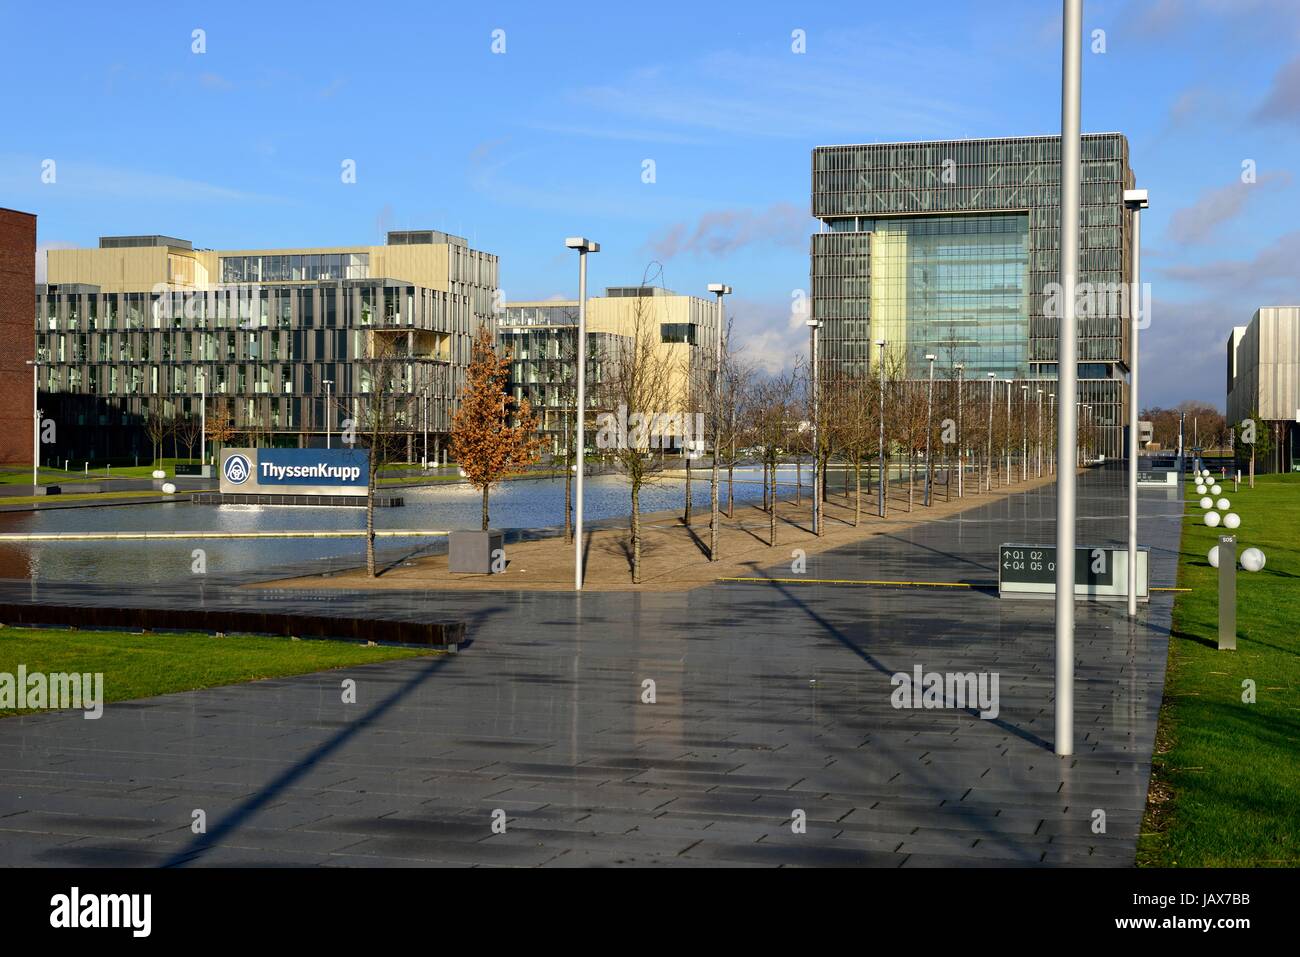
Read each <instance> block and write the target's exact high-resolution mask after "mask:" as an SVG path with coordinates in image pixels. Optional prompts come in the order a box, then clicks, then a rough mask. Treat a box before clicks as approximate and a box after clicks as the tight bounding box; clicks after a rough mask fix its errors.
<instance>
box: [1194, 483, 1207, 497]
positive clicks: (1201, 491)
mask: <svg viewBox="0 0 1300 957" xmlns="http://www.w3.org/2000/svg"><path fill="white" fill-rule="evenodd" d="M1208 491H1209V489H1207V488H1206V487H1205V486H1204V485H1198V486H1196V494H1197V495H1204V494H1205V493H1206V492H1208Z"/></svg>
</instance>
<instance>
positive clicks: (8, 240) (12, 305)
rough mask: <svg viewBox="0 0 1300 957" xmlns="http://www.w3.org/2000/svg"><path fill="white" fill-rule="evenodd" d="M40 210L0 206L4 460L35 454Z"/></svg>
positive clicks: (0, 444)
mask: <svg viewBox="0 0 1300 957" xmlns="http://www.w3.org/2000/svg"><path fill="white" fill-rule="evenodd" d="M35 295H36V216H35V215H34V214H33V213H20V212H18V211H17V210H14V209H3V208H0V464H5V465H17V464H20V463H30V462H31V460H32V451H31V450H32V370H31V369H30V367H28V365H27V360H28V359H31V358H32V356H33V355H35V333H34V330H33V329H32V299H33V297H34V296H35Z"/></svg>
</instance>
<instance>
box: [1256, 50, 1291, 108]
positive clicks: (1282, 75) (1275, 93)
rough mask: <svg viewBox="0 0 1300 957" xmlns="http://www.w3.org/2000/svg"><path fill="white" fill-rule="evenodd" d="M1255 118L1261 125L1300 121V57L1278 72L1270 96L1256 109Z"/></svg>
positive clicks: (1270, 89) (1269, 92)
mask: <svg viewBox="0 0 1300 957" xmlns="http://www.w3.org/2000/svg"><path fill="white" fill-rule="evenodd" d="M1254 118H1255V119H1256V120H1258V121H1259V122H1261V123H1274V122H1276V123H1294V122H1297V121H1300V56H1298V57H1296V58H1295V59H1294V60H1291V61H1290V62H1289V63H1286V64H1284V65H1283V66H1282V68H1281V69H1280V70H1278V71H1277V75H1276V76H1274V77H1273V84H1272V86H1271V87H1270V88H1269V91H1268V94H1267V95H1266V96H1265V97H1264V100H1263V102H1262V103H1260V105H1259V106H1258V107H1257V108H1256V109H1255V112H1254Z"/></svg>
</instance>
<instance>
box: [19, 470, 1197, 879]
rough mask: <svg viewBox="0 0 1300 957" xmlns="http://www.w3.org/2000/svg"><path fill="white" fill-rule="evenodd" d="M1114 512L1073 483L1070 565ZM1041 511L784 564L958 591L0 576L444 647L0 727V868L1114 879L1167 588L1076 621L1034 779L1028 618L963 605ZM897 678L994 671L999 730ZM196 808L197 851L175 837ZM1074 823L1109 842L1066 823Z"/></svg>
mask: <svg viewBox="0 0 1300 957" xmlns="http://www.w3.org/2000/svg"><path fill="white" fill-rule="evenodd" d="M1123 494H1124V489H1123V477H1122V473H1120V472H1105V471H1098V472H1091V473H1089V474H1088V475H1086V476H1084V477H1082V479H1081V481H1080V489H1079V504H1080V521H1079V531H1078V538H1079V542H1080V544H1100V545H1106V544H1118V543H1120V542H1121V541H1122V538H1123V535H1124V528H1125V525H1124V500H1123ZM1181 514H1182V503H1181V501H1180V500H1178V499H1177V498H1176V497H1170V496H1167V495H1166V494H1165V493H1164V492H1163V491H1156V490H1152V491H1144V492H1143V493H1142V501H1141V516H1142V518H1141V521H1142V540H1143V545H1144V546H1148V547H1150V548H1151V549H1152V552H1151V564H1152V577H1153V581H1154V582H1155V583H1156V584H1166V585H1169V584H1173V577H1174V573H1175V569H1176V562H1177V545H1178V535H1179V529H1180V519H1181ZM873 520H874V519H873ZM1054 521H1055V502H1054V499H1053V490H1052V488H1051V487H1047V488H1044V489H1039V490H1035V491H1032V492H1027V493H1022V494H1019V495H1015V496H1012V497H1010V498H1008V499H1006V500H1003V501H1000V502H995V503H991V504H987V505H984V506H981V507H978V508H975V509H972V510H971V511H969V512H965V513H962V514H960V515H957V516H953V517H950V518H948V519H945V520H942V521H936V522H930V523H927V524H924V525H919V526H914V527H911V528H906V529H904V528H899V529H897V530H896V531H891V532H889V533H888V534H885V535H881V536H877V537H876V538H874V539H871V540H869V541H864V542H861V543H859V544H856V545H852V546H846V547H843V548H839V549H835V550H833V551H830V552H826V553H823V554H821V555H817V556H811V557H810V558H809V569H808V574H809V576H810V577H825V578H836V579H902V580H925V581H941V580H948V581H966V582H970V583H972V584H973V585H975V586H977V587H973V588H971V589H969V590H943V591H919V590H909V589H896V588H891V589H883V588H861V587H843V586H831V585H819V584H811V583H810V584H790V583H772V584H763V585H742V584H718V585H715V586H711V587H707V588H703V589H699V590H696V591H693V592H689V593H682V594H672V595H654V594H608V593H606V594H584V595H573V594H567V593H531V594H524V593H511V592H500V593H452V594H438V593H404V592H391V593H355V592H335V593H302V592H297V591H289V590H279V591H271V592H267V591H256V592H254V591H249V590H241V589H239V588H238V587H237V586H238V585H239V584H240V583H241V581H242V579H240V578H234V577H232V578H229V579H210V580H209V581H207V582H205V583H203V584H202V585H201V586H197V587H192V586H189V585H164V586H159V587H158V588H156V589H153V590H151V591H150V592H149V593H148V594H140V595H130V596H126V597H124V596H123V595H122V594H121V590H120V589H117V588H114V589H106V588H99V587H96V586H85V585H76V584H71V583H70V584H67V585H49V584H40V585H36V586H33V585H31V584H30V583H27V582H23V583H12V582H8V583H6V582H0V598H4V599H6V600H14V601H37V602H39V601H58V602H61V603H82V604H106V603H111V604H121V603H123V602H124V601H125V600H127V599H128V598H129V600H131V601H138V602H139V603H141V604H152V605H157V606H159V607H181V608H184V607H194V606H196V605H201V606H204V607H209V608H216V609H221V608H229V609H240V610H256V609H257V608H262V607H279V606H290V607H293V608H297V609H301V610H305V611H310V612H312V613H316V614H338V615H351V614H368V615H370V616H372V617H378V618H381V619H392V620H427V619H429V618H439V619H445V618H448V617H451V618H457V619H462V620H465V621H466V622H467V623H468V628H469V634H470V642H469V644H468V646H467V647H466V648H465V649H464V650H463V652H462V653H461V654H459V655H454V656H446V657H442V658H438V659H434V660H413V661H402V662H387V663H380V664H373V665H362V666H358V667H355V668H350V669H346V670H341V671H338V672H328V673H324V674H320V675H306V676H302V677H297V678H288V679H276V680H272V681H264V682H256V683H253V684H247V685H239V686H234V687H228V688H213V689H208V690H206V691H198V692H190V693H185V694H176V695H166V696H161V697H158V698H154V699H149V700H147V701H140V702H129V703H122V704H118V705H110V706H109V707H108V708H107V710H106V711H105V714H104V717H103V718H102V719H101V720H99V721H84V720H82V719H81V717H80V716H79V715H75V714H57V713H56V714H41V715H32V716H24V717H22V718H10V719H5V720H3V721H0V864H3V865H20V864H25V865H48V866H56V865H57V866H69V865H80V866H114V865H117V866H123V865H125V866H164V865H171V866H268V865H282V866H303V867H314V866H407V865H429V866H434V865H436V866H496V867H537V866H545V867H571V866H701V867H705V866H772V867H785V866H882V867H889V866H894V867H896V866H908V867H915V866H929V867H951V866H963V865H964V866H1026V865H1027V866H1074V865H1083V866H1092V865H1097V866H1115V865H1125V864H1131V862H1132V859H1133V853H1134V849H1135V846H1136V840H1137V832H1138V827H1139V824H1140V819H1141V809H1142V807H1143V805H1144V803H1145V796H1146V789H1147V783H1148V778H1149V773H1150V760H1151V747H1152V742H1153V738H1154V729H1155V721H1156V716H1157V713H1158V709H1159V706H1160V700H1161V688H1162V684H1163V680H1164V664H1165V655H1166V650H1167V638H1168V629H1169V615H1170V608H1171V596H1170V595H1169V593H1157V594H1156V595H1155V596H1154V597H1153V600H1152V602H1151V603H1150V604H1149V605H1148V606H1145V607H1143V608H1142V610H1141V613H1140V615H1139V620H1138V621H1137V622H1129V621H1128V620H1127V619H1126V618H1125V616H1124V614H1123V607H1122V605H1095V604H1081V605H1080V606H1079V609H1078V616H1077V635H1076V674H1077V678H1078V685H1077V688H1076V692H1075V694H1076V727H1077V740H1076V751H1077V753H1076V754H1075V755H1074V756H1073V757H1071V758H1067V759H1060V758H1057V757H1056V756H1055V755H1054V754H1053V753H1052V748H1051V735H1052V733H1053V717H1052V709H1053V699H1052V695H1053V691H1054V689H1053V673H1054V668H1053V655H1054V648H1053V640H1052V636H1053V625H1052V605H1051V603H1050V602H1035V601H1001V600H999V599H998V598H997V597H996V595H995V594H993V593H992V591H991V590H990V589H989V588H988V587H987V586H988V585H989V584H990V583H991V582H992V581H993V580H994V578H995V576H996V567H995V560H996V549H997V546H998V545H999V544H1001V543H1003V542H1043V543H1049V542H1050V541H1051V540H1052V537H1053V528H1054ZM315 570H316V571H319V570H320V569H319V568H316V569H315ZM292 571H293V570H291V569H285V570H283V571H282V573H283V574H290V573H292ZM755 571H756V573H759V574H767V575H768V576H770V577H783V578H788V577H790V574H789V568H788V566H787V567H776V568H772V569H768V570H762V569H756V570H755ZM159 639H160V641H165V640H166V637H165V636H161V635H160V636H159ZM917 665H920V666H921V667H922V668H923V669H924V670H926V671H939V672H949V671H960V672H966V671H975V672H996V673H997V674H998V676H999V691H1000V702H999V705H1000V708H999V714H998V716H997V718H996V719H993V720H983V719H981V718H979V717H978V716H977V714H975V713H974V712H973V710H970V709H955V708H942V709H932V710H896V709H895V708H894V707H893V705H892V703H891V692H892V691H893V685H892V683H891V678H892V676H893V675H894V674H895V673H899V672H901V673H910V672H911V671H912V669H913V667H915V666H917ZM344 678H352V679H354V680H355V681H356V682H357V688H358V692H359V701H358V703H357V704H355V705H345V704H343V703H342V701H341V700H340V695H339V686H340V682H341V681H342V680H343V679H344ZM647 678H650V679H653V680H654V681H655V683H656V694H657V700H656V703H655V704H653V705H650V704H642V703H641V702H640V695H641V690H642V682H643V681H644V680H645V679H647ZM106 680H107V681H109V682H111V681H112V675H111V674H110V675H107V676H106ZM194 808H203V809H204V810H205V811H206V813H207V815H208V831H207V833H206V834H204V835H198V836H196V835H193V834H192V833H191V832H190V831H189V827H188V825H189V820H190V813H191V811H192V810H193V809H194ZM1098 808H1100V809H1103V810H1105V811H1106V814H1107V831H1106V833H1105V834H1093V833H1092V831H1091V826H1090V825H1091V819H1092V817H1091V816H1092V812H1093V810H1094V809H1098ZM498 810H500V811H502V812H504V814H505V817H506V832H505V833H504V834H494V833H493V832H492V831H491V821H492V815H493V813H494V812H495V811H498ZM797 812H802V814H803V815H804V816H805V817H806V820H807V829H806V831H805V832H804V833H794V832H793V831H792V829H791V821H792V820H793V817H794V815H795V814H796V813H797Z"/></svg>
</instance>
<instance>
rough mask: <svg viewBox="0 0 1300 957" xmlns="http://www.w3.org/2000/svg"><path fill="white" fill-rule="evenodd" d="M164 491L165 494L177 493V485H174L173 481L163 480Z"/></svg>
mask: <svg viewBox="0 0 1300 957" xmlns="http://www.w3.org/2000/svg"><path fill="white" fill-rule="evenodd" d="M162 491H163V494H164V495H175V494H176V486H175V485H173V484H172V483H171V482H163V487H162Z"/></svg>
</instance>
